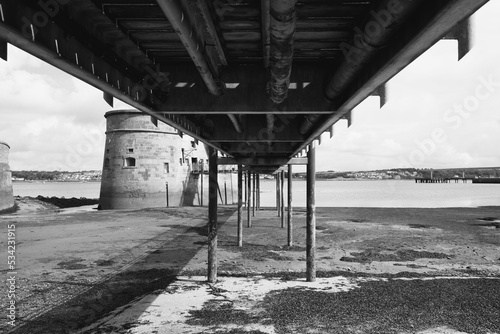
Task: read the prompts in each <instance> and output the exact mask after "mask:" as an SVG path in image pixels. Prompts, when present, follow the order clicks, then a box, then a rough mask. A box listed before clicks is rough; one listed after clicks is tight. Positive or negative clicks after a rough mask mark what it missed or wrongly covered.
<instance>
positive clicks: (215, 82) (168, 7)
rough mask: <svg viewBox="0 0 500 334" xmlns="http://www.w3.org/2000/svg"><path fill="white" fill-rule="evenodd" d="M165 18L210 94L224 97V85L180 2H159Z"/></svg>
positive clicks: (166, 0)
mask: <svg viewBox="0 0 500 334" xmlns="http://www.w3.org/2000/svg"><path fill="white" fill-rule="evenodd" d="M156 2H157V3H158V5H159V6H160V8H161V9H162V11H163V13H164V14H165V17H166V18H167V19H168V21H169V22H170V24H171V25H172V26H173V27H174V29H175V31H176V33H177V35H178V36H179V38H180V39H181V41H182V44H183V45H184V47H185V49H186V51H187V52H188V53H189V55H190V56H191V59H192V60H193V62H194V64H195V66H196V68H197V69H198V71H199V73H200V75H201V77H202V78H203V81H204V83H205V85H206V86H207V88H208V90H209V92H210V93H211V94H213V95H215V96H219V95H222V94H223V92H224V90H225V85H224V83H223V82H222V81H221V80H220V79H219V78H217V77H216V76H215V73H214V72H213V70H212V69H211V68H210V66H209V64H208V63H207V60H206V59H205V55H204V54H203V52H202V50H203V45H200V42H199V41H198V37H197V36H195V35H196V34H195V32H194V31H193V26H192V23H191V22H189V20H188V19H187V14H186V13H184V11H183V9H182V7H181V5H180V3H179V2H178V0H157V1H156Z"/></svg>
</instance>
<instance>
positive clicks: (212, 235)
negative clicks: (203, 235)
mask: <svg viewBox="0 0 500 334" xmlns="http://www.w3.org/2000/svg"><path fill="white" fill-rule="evenodd" d="M217 168H218V167H217V150H215V149H214V148H212V147H209V148H208V173H209V177H208V282H209V283H215V282H217V191H218V189H217V188H218V183H217Z"/></svg>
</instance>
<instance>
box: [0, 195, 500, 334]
mask: <svg viewBox="0 0 500 334" xmlns="http://www.w3.org/2000/svg"><path fill="white" fill-rule="evenodd" d="M27 206H29V205H28V204H26V203H25V205H24V207H25V208H26V207H27ZM219 212H220V214H219V226H220V229H219V254H218V256H219V273H220V276H221V280H220V282H219V283H217V284H216V285H208V284H206V283H205V282H203V280H204V279H203V276H204V275H206V265H207V264H206V258H207V253H206V251H207V250H206V239H207V237H206V234H207V233H206V231H207V230H206V214H207V211H206V208H180V209H179V208H168V209H148V210H136V211H134V210H129V211H99V212H95V211H94V212H92V211H90V212H72V211H68V212H64V211H63V212H57V210H56V211H54V210H52V209H50V208H49V209H48V210H45V211H44V210H43V207H40V206H39V205H38V206H36V212H31V213H30V212H29V210H23V211H22V212H18V213H17V214H11V215H3V216H0V224H2V225H3V226H4V228H2V231H1V232H0V234H1V239H0V244H1V247H2V249H7V242H6V240H7V236H6V234H7V228H6V226H7V225H12V224H15V225H16V242H17V248H16V257H17V258H16V264H17V268H16V269H17V281H16V287H17V289H16V297H17V299H16V300H17V313H16V326H15V327H12V326H10V325H8V324H7V319H6V320H5V321H3V322H1V323H0V332H1V331H3V332H12V333H22V334H24V333H26V334H27V333H30V334H31V333H37V334H38V333H51V334H55V333H78V332H79V333H86V334H87V333H92V334H93V333H422V334H423V333H425V334H431V333H442V334H444V333H446V334H452V333H482V334H487V333H490V334H493V333H496V334H498V333H500V320H499V316H498V315H499V314H500V301H499V300H500V297H499V296H500V229H499V228H498V223H500V208H499V207H482V208H444V209H404V208H403V209H381V208H318V209H317V265H318V280H319V281H320V282H322V283H321V284H320V285H317V284H316V285H311V284H310V283H305V282H303V281H304V271H305V228H304V227H305V211H304V210H303V209H302V210H301V209H298V210H296V212H295V214H294V234H293V236H294V246H293V247H287V246H286V229H281V228H279V226H280V219H279V218H278V217H277V216H276V213H275V211H273V210H262V211H258V212H257V217H256V218H254V220H253V227H252V228H246V227H245V229H244V247H243V248H241V249H240V248H238V247H237V246H236V245H235V243H236V231H237V229H236V214H235V208H234V207H222V208H219ZM4 266H5V265H4ZM2 272H3V273H8V270H7V269H6V267H2ZM181 277H184V278H181ZM190 277H191V278H190ZM193 280H194V283H193ZM297 282H299V283H300V284H301V285H300V286H296V283H297ZM339 282H340V283H339ZM247 285H248V286H250V287H251V288H248V289H247V288H246V286H247ZM232 289H233V290H235V291H232ZM245 289H247V290H245ZM190 296H191V297H193V299H192V300H191V299H190ZM175 298H177V299H175ZM189 301H191V304H190V302H189ZM7 302H8V301H7V299H6V298H4V299H2V300H1V305H0V307H1V308H2V309H5V308H6V306H7V304H6V303H7ZM242 303H243V304H242ZM151 314H154V317H151ZM155 319H160V320H161V321H159V322H158V321H156V320H155Z"/></svg>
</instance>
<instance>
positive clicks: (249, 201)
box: [247, 170, 252, 227]
mask: <svg viewBox="0 0 500 334" xmlns="http://www.w3.org/2000/svg"><path fill="white" fill-rule="evenodd" d="M251 189H252V172H251V171H250V170H248V172H247V227H252V193H251Z"/></svg>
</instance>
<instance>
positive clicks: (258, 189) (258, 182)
mask: <svg viewBox="0 0 500 334" xmlns="http://www.w3.org/2000/svg"><path fill="white" fill-rule="evenodd" d="M256 185H257V188H256V201H257V204H256V206H255V207H256V209H257V211H259V210H260V174H259V173H257V174H256Z"/></svg>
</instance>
